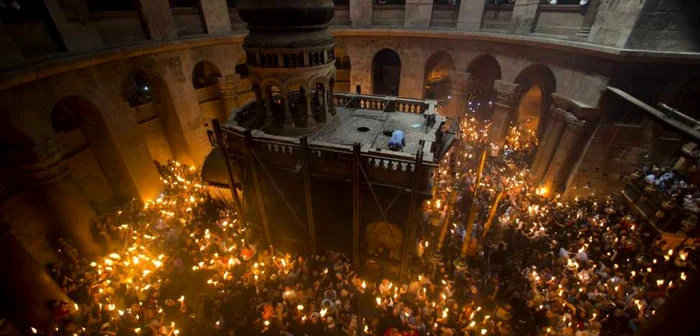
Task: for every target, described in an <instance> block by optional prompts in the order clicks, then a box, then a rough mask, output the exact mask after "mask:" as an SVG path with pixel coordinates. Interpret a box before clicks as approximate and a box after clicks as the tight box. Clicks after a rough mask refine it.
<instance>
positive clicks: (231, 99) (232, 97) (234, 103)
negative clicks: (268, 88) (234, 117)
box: [216, 75, 257, 123]
mask: <svg viewBox="0 0 700 336" xmlns="http://www.w3.org/2000/svg"><path fill="white" fill-rule="evenodd" d="M235 77H238V75H236V76H226V78H225V79H223V80H222V79H221V78H219V82H218V83H217V85H216V88H217V89H218V90H219V94H220V96H221V105H222V107H223V111H222V113H221V115H220V116H219V120H221V122H222V123H224V122H226V121H227V120H228V119H229V118H230V117H231V111H232V110H233V109H235V108H236V107H238V93H237V92H236V90H237V89H238V78H235ZM256 94H257V93H256ZM256 98H257V97H256Z"/></svg>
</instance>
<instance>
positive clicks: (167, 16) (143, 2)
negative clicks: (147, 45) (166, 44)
mask: <svg viewBox="0 0 700 336" xmlns="http://www.w3.org/2000/svg"><path fill="white" fill-rule="evenodd" d="M138 1H139V5H140V8H141V9H140V13H141V21H142V22H143V25H144V28H145V29H146V34H147V35H148V38H150V39H151V40H174V39H177V37H178V36H177V26H176V25H175V18H173V12H172V11H171V10H170V2H169V1H168V0H138Z"/></svg>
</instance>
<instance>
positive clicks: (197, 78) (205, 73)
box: [192, 61, 221, 90]
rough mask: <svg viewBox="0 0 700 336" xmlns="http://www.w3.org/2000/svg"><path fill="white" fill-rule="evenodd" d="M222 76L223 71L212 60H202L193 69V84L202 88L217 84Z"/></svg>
mask: <svg viewBox="0 0 700 336" xmlns="http://www.w3.org/2000/svg"><path fill="white" fill-rule="evenodd" d="M220 77H221V71H219V68H217V67H216V65H214V63H212V62H208V61H202V62H199V63H197V64H196V65H195V66H194V69H193V70H192V85H193V86H194V88H195V90H196V89H201V88H205V87H209V86H213V85H216V83H217V82H218V81H219V78H220Z"/></svg>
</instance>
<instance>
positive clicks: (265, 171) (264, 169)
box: [253, 152, 307, 231]
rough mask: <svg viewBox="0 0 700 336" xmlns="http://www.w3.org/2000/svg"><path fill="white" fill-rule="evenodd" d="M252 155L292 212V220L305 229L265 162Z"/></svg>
mask: <svg viewBox="0 0 700 336" xmlns="http://www.w3.org/2000/svg"><path fill="white" fill-rule="evenodd" d="M253 157H254V158H255V160H257V161H258V163H259V164H260V168H262V169H263V172H264V173H265V176H266V177H267V179H268V180H269V181H270V183H271V184H272V187H273V188H275V191H277V193H278V194H279V195H280V197H282V202H284V205H285V206H287V209H289V212H291V213H292V216H293V217H294V220H295V221H296V222H297V224H298V225H299V227H300V228H301V229H302V230H304V231H307V228H306V226H304V223H303V222H302V221H301V218H300V217H299V215H298V214H297V212H296V210H294V208H293V207H292V203H291V202H289V199H288V198H287V196H285V195H284V192H283V191H282V189H281V188H280V187H279V185H277V182H275V179H274V178H273V177H272V174H270V172H269V171H268V170H267V168H266V167H265V164H263V162H262V161H261V160H260V158H258V156H257V155H256V154H255V152H253Z"/></svg>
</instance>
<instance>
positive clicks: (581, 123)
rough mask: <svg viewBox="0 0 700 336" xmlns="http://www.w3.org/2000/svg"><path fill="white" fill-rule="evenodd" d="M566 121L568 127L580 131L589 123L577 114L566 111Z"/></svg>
mask: <svg viewBox="0 0 700 336" xmlns="http://www.w3.org/2000/svg"><path fill="white" fill-rule="evenodd" d="M564 121H565V122H566V127H567V129H571V130H574V131H580V130H581V129H583V128H584V127H586V125H587V123H586V121H585V120H581V119H579V118H576V116H575V115H573V114H572V113H570V112H566V114H565V115H564Z"/></svg>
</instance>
